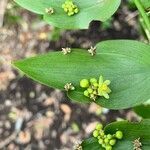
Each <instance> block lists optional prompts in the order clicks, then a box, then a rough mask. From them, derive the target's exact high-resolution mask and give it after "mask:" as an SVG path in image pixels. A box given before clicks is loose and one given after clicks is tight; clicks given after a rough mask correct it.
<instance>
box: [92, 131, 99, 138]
mask: <svg viewBox="0 0 150 150" xmlns="http://www.w3.org/2000/svg"><path fill="white" fill-rule="evenodd" d="M98 135H99V134H98V131H97V130H94V132H93V136H94V137H95V138H96V137H98Z"/></svg>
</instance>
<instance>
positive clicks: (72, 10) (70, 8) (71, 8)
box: [62, 0, 79, 16]
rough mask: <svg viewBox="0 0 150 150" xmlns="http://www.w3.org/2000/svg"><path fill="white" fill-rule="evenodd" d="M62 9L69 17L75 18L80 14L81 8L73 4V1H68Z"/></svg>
mask: <svg viewBox="0 0 150 150" xmlns="http://www.w3.org/2000/svg"><path fill="white" fill-rule="evenodd" d="M62 8H63V10H64V11H65V12H66V13H67V14H68V16H73V15H74V14H77V13H78V12H79V8H78V7H77V5H75V4H74V3H73V1H72V0H66V1H65V3H64V4H62Z"/></svg>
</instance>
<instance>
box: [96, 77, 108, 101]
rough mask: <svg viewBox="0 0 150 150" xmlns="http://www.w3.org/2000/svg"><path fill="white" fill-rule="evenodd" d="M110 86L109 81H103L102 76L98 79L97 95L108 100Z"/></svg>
mask: <svg viewBox="0 0 150 150" xmlns="http://www.w3.org/2000/svg"><path fill="white" fill-rule="evenodd" d="M109 84H110V80H105V81H104V80H103V76H100V77H99V87H98V95H99V96H103V97H105V98H106V99H109V93H110V92H111V90H110V88H109V87H108V85H109Z"/></svg>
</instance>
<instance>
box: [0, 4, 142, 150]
mask: <svg viewBox="0 0 150 150" xmlns="http://www.w3.org/2000/svg"><path fill="white" fill-rule="evenodd" d="M134 13H135V12H131V11H129V10H128V9H127V6H126V5H122V7H121V8H120V9H119V11H118V12H117V14H115V16H114V18H113V19H112V20H111V21H110V22H109V23H107V24H105V25H104V24H100V22H96V21H95V22H92V23H91V24H90V27H89V29H88V30H76V31H63V30H59V29H56V28H53V27H51V26H48V25H46V24H45V23H44V22H42V21H41V20H40V17H37V16H35V15H34V14H32V13H30V12H28V11H25V10H22V9H20V8H18V7H16V6H14V5H12V2H11V3H9V4H8V6H7V10H6V15H5V18H4V27H3V28H1V29H0V114H1V115H0V149H8V150H14V149H15V150H18V149H19V150H21V149H25V150H30V149H33V150H34V149H40V150H44V149H48V150H70V149H73V146H74V145H75V144H76V143H77V142H80V141H81V140H82V139H84V138H86V137H88V136H89V135H90V134H91V132H92V130H93V129H94V127H95V124H96V122H97V121H101V122H102V123H103V124H106V123H108V122H112V121H115V120H116V119H118V118H124V119H125V118H127V119H129V120H133V119H136V116H135V115H134V113H132V111H130V110H126V111H125V110H121V111H108V110H107V109H103V108H101V107H100V106H97V105H96V104H93V103H92V104H90V105H83V104H78V103H74V102H71V101H70V100H69V99H68V98H67V97H66V96H65V94H64V93H62V92H61V91H59V90H56V89H51V88H48V87H45V86H43V85H40V84H38V83H36V82H34V81H32V80H31V79H28V78H26V77H24V76H22V75H21V74H19V73H18V72H17V71H16V70H14V69H13V68H12V66H11V65H10V63H11V61H13V60H17V59H21V58H25V57H31V56H34V55H37V54H39V53H40V54H41V53H45V52H48V51H53V50H61V48H62V47H80V48H86V49H88V48H89V47H90V46H91V45H93V46H94V45H95V44H96V43H98V42H100V41H103V40H108V39H140V38H141V37H139V33H138V30H137V26H135V25H136V24H137V23H136V20H135V18H134V17H133V18H132V15H133V14H134ZM14 16H15V17H14ZM18 16H20V17H18ZM133 16H134V15H133ZM13 17H14V18H13ZM12 18H13V19H12ZM19 125H21V131H19V134H18V135H14V136H13V138H12V139H11V135H12V134H13V133H14V132H15V131H16V130H17V129H18V128H19V127H18V126H19ZM4 139H5V140H4ZM6 139H7V140H8V141H6Z"/></svg>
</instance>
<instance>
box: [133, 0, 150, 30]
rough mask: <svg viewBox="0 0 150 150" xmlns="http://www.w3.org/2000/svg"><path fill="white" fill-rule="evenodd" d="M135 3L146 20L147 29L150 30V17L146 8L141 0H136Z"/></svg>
mask: <svg viewBox="0 0 150 150" xmlns="http://www.w3.org/2000/svg"><path fill="white" fill-rule="evenodd" d="M134 3H135V5H136V7H137V8H138V10H139V12H140V14H141V16H142V18H143V20H144V22H145V25H146V26H147V29H148V30H149V31H150V19H149V18H148V16H147V14H146V12H145V10H144V7H143V6H142V3H141V1H140V0H134Z"/></svg>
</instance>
